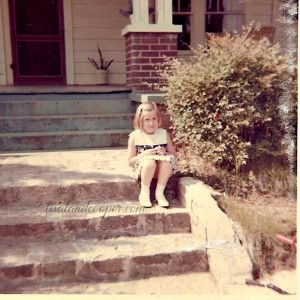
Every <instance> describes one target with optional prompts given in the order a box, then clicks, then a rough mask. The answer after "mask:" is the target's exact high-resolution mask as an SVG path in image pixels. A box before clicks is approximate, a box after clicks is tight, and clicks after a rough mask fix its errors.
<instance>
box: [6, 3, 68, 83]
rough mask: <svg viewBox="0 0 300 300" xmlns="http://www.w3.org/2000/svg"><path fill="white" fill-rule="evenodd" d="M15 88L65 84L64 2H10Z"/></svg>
mask: <svg viewBox="0 0 300 300" xmlns="http://www.w3.org/2000/svg"><path fill="white" fill-rule="evenodd" d="M9 4H10V5H9V9H10V26H11V39H12V54H13V63H12V65H11V67H12V69H13V73H14V83H15V84H16V85H48V84H65V83H66V75H65V74H66V71H65V47H64V26H63V0H10V1H9Z"/></svg>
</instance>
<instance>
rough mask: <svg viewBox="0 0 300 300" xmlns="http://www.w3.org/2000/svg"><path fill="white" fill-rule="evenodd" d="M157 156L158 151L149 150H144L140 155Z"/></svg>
mask: <svg viewBox="0 0 300 300" xmlns="http://www.w3.org/2000/svg"><path fill="white" fill-rule="evenodd" d="M155 154H156V150H155V148H154V149H147V150H144V151H143V152H142V153H141V154H140V155H141V156H147V155H155Z"/></svg>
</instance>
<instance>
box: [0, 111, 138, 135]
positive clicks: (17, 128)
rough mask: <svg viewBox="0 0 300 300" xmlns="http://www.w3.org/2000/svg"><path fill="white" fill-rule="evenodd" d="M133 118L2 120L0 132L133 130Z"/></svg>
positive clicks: (93, 117) (89, 117)
mask: <svg viewBox="0 0 300 300" xmlns="http://www.w3.org/2000/svg"><path fill="white" fill-rule="evenodd" d="M132 120H133V116H107V117H106V116H103V117H102V116H99V117H95V116H92V115H90V116H84V117H76V116H72V117H61V118H58V117H55V118H50V117H45V118H34V117H32V118H31V119H15V118H5V119H2V120H0V132H1V131H2V132H42V131H76V130H105V129H128V128H132V126H133V125H132Z"/></svg>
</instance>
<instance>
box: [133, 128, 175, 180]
mask: <svg viewBox="0 0 300 300" xmlns="http://www.w3.org/2000/svg"><path fill="white" fill-rule="evenodd" d="M129 136H132V137H133V138H134V144H135V147H136V152H137V154H140V153H142V152H143V151H145V150H147V149H153V148H155V147H157V146H161V147H165V148H167V131H166V130H165V129H163V128H158V129H157V130H156V131H155V133H153V134H147V133H145V132H144V131H142V130H140V129H137V130H134V131H133V132H131V133H130V135H129ZM146 159H154V160H160V161H169V162H171V164H172V166H173V173H174V171H175V170H176V165H177V159H176V157H174V156H173V155H170V154H167V155H147V156H144V157H142V158H141V159H139V160H138V161H137V162H136V163H135V165H134V166H133V167H132V172H133V176H134V178H135V179H136V180H138V179H139V177H140V175H141V168H142V164H141V162H142V161H143V160H146Z"/></svg>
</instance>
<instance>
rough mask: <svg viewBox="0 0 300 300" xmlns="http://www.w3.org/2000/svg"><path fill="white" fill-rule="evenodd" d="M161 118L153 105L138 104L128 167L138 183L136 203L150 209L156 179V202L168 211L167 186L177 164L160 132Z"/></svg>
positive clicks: (129, 148)
mask: <svg viewBox="0 0 300 300" xmlns="http://www.w3.org/2000/svg"><path fill="white" fill-rule="evenodd" d="M160 125H161V115H160V113H159V111H158V109H157V106H156V104H155V103H153V102H152V103H143V104H140V105H139V106H138V108H137V110H136V114H135V118H134V128H135V130H134V131H133V132H131V133H130V135H129V140H128V164H129V166H130V167H132V170H133V172H134V177H135V179H136V180H138V179H141V192H140V195H139V202H140V204H141V205H142V206H144V207H151V206H152V204H151V201H150V183H151V180H152V178H153V177H156V178H157V187H156V191H155V198H156V200H157V202H158V205H159V206H161V207H168V206H169V202H168V201H167V199H166V198H165V196H164V190H165V187H166V184H167V182H168V180H169V177H170V176H171V174H172V172H173V170H174V167H175V164H176V151H175V149H174V146H173V143H172V141H171V138H170V136H169V134H168V132H167V131H166V130H165V129H162V128H159V127H160Z"/></svg>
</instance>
